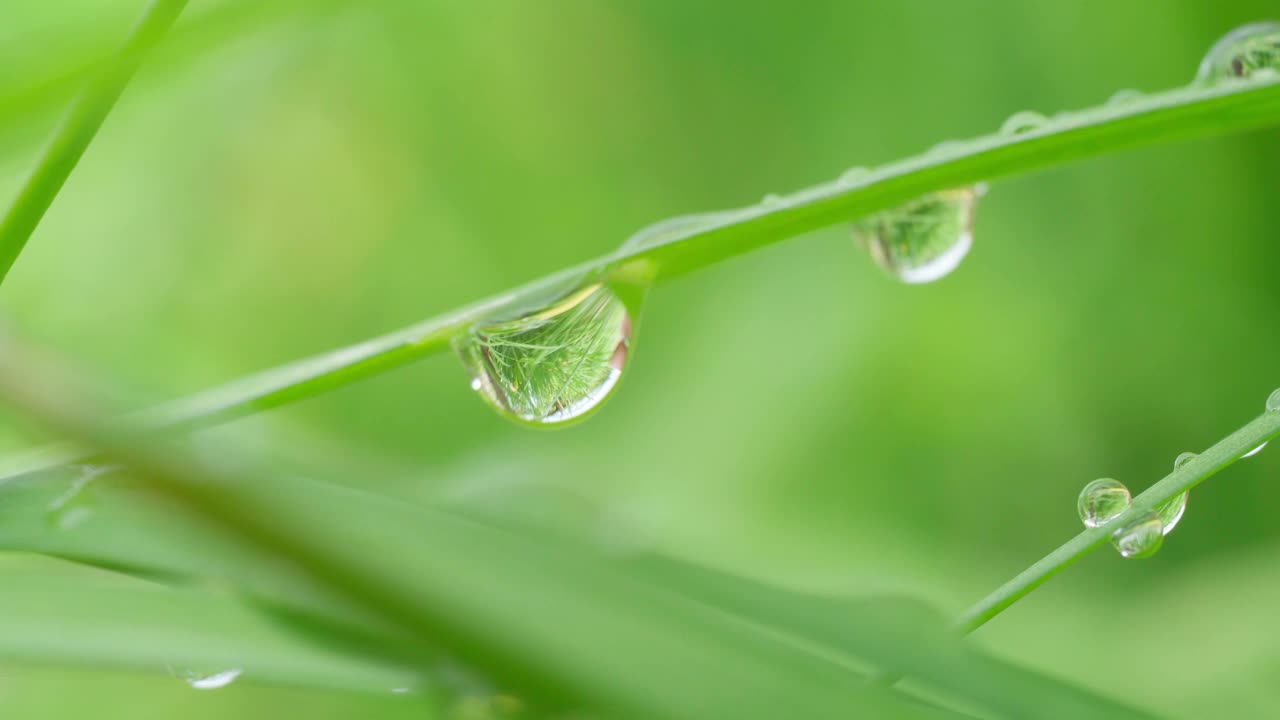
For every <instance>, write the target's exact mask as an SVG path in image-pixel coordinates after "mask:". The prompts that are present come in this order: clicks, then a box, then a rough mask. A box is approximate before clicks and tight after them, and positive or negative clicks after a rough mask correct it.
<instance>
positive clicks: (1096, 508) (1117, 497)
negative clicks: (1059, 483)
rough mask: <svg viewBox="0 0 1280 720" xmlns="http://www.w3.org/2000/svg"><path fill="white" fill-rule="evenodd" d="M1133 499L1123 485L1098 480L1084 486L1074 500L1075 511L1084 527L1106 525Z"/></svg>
mask: <svg viewBox="0 0 1280 720" xmlns="http://www.w3.org/2000/svg"><path fill="white" fill-rule="evenodd" d="M1132 500H1133V498H1132V497H1131V496H1130V495H1129V488H1127V487H1125V485H1124V483H1122V482H1120V481H1119V480H1112V479H1111V478H1099V479H1097V480H1094V481H1093V482H1091V483H1089V484H1088V485H1085V486H1084V489H1083V490H1081V491H1080V496H1079V497H1078V498H1077V499H1076V510H1077V512H1079V513H1080V522H1082V523H1084V525H1085V527H1091V528H1094V527H1099V526H1101V525H1106V524H1107V523H1108V522H1110V521H1111V520H1113V519H1114V518H1115V517H1116V516H1117V515H1119V514H1120V513H1122V512H1124V511H1125V510H1127V509H1128V508H1129V503H1130V502H1131V501H1132Z"/></svg>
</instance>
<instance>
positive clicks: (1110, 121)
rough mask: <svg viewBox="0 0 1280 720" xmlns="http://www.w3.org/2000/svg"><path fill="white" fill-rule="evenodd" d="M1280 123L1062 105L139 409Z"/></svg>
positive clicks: (309, 390)
mask: <svg viewBox="0 0 1280 720" xmlns="http://www.w3.org/2000/svg"><path fill="white" fill-rule="evenodd" d="M1277 122H1280V82H1276V81H1272V82H1255V83H1236V84H1227V85H1223V86H1219V87H1214V88H1203V87H1197V88H1185V89H1179V90H1172V91H1168V92H1163V93H1158V94H1153V95H1149V96H1146V97H1144V98H1141V99H1138V100H1135V101H1133V102H1131V103H1127V104H1124V105H1119V106H1102V107H1098V108H1093V109H1088V110H1084V111H1080V112H1076V113H1069V114H1065V115H1063V116H1062V117H1060V118H1058V119H1056V120H1054V121H1051V122H1050V123H1048V124H1046V125H1045V126H1043V127H1040V128H1038V129H1036V130H1033V131H1030V132H1026V133H1022V134H1019V135H1015V136H1003V135H990V136H984V137H980V138H975V139H973V140H971V141H968V142H964V143H959V144H957V145H955V146H954V147H951V148H950V149H948V150H946V151H945V152H932V153H926V154H923V155H920V156H916V157H912V158H908V159H906V160H902V161H900V162H895V163H891V164H888V165H885V166H883V167H881V168H878V169H876V170H874V171H872V172H870V173H868V174H866V175H864V176H861V177H859V178H857V179H856V180H855V181H852V182H848V183H840V182H835V183H828V184H823V185H818V186H815V187H813V188H810V189H807V190H803V191H800V192H797V193H794V194H792V195H790V196H788V197H787V198H785V199H784V200H783V201H782V202H780V203H776V204H770V205H768V206H759V207H749V208H743V209H740V210H731V211H725V212H722V213H717V214H716V215H715V217H714V218H713V222H711V223H710V224H707V225H698V224H694V225H691V226H689V227H687V228H685V229H683V230H677V231H675V232H668V233H665V236H664V237H663V238H661V242H660V243H657V244H652V245H643V244H641V245H637V244H630V245H628V246H624V247H623V248H622V249H620V250H618V251H617V252H614V253H612V254H609V255H606V256H603V257H601V258H598V259H596V260H593V261H590V262H586V263H583V264H581V265H578V266H576V267H573V268H569V269H567V270H564V271H561V272H559V273H555V274H553V275H551V276H548V277H545V278H542V279H541V280H538V281H535V282H533V283H530V284H528V285H525V286H523V287H520V288H517V289H515V290H512V291H509V292H506V293H503V294H501V295H498V296H495V297H492V298H489V299H487V300H484V301H481V302H478V303H475V304H473V305H471V306H469V307H466V308H462V309H460V310H456V311H454V312H452V313H448V314H446V315H443V316H440V317H437V318H434V319H431V320H427V321H425V322H423V323H420V324H418V325H415V326H412V327H408V328H404V329H402V330H399V331H396V332H392V333H389V334H387V335H384V336H381V337H378V338H374V339H371V340H368V341H365V342H362V343H358V344H356V345H352V346H350V347H346V348H343V349H340V350H336V351H333V352H329V353H325V354H322V355H318V356H315V357H312V358H308V359H305V360H300V361H297V362H294V363H291V364H288V365H285V366H282V367H278V368H275V369H272V370H268V371H265V372H262V373H259V374H257V375H252V376H249V377H246V378H243V379H241V380H237V381H234V382H231V383H228V384H226V385H224V386H221V387H216V388H212V389H210V390H208V391H205V392H202V393H198V394H196V395H194V396H191V397H188V398H184V399H181V400H177V401H174V402H171V403H168V404H166V405H164V406H161V407H157V408H154V409H152V410H149V411H146V412H143V413H141V414H139V415H138V416H136V417H135V419H138V420H143V421H146V422H150V423H153V424H155V425H157V426H163V427H173V428H178V429H182V428H193V427H199V426H204V425H209V424H214V423H218V422H224V421H227V420H231V419H234V418H237V417H241V416H244V415H247V414H251V413H256V412H260V411H263V410H267V409H270V408H274V407H278V406H280V405H283V404H286V403H290V402H295V401H297V400H301V399H304V398H308V397H313V396H315V395H318V394H320V393H323V392H327V391H328V390H331V389H334V388H337V387H342V386H344V385H347V384H350V383H352V382H355V381H357V380H360V379H363V378H367V377H370V376H372V375H376V374H378V373H381V372H385V371H387V370H390V369H392V368H396V367H399V366H402V365H404V364H406V363H409V362H412V361H414V360H417V359H419V358H422V357H425V356H428V355H431V354H433V353H436V352H439V351H441V350H443V349H445V348H446V347H447V346H448V343H449V340H450V339H451V338H452V337H454V336H455V335H456V334H457V333H459V332H461V331H463V330H464V329H465V328H466V327H467V326H468V325H470V324H471V323H474V322H476V321H477V320H480V319H482V318H485V317H487V316H490V315H492V314H493V313H495V312H499V311H502V310H504V309H509V308H511V307H515V306H525V305H528V304H529V303H530V300H531V299H536V298H539V297H543V296H545V295H546V294H547V293H548V292H549V291H551V290H553V289H555V288H563V287H566V286H572V285H573V284H575V283H581V282H587V281H593V280H599V279H602V278H608V277H614V278H618V277H627V278H631V277H632V276H636V275H639V276H641V277H642V280H643V281H645V282H648V281H655V282H661V281H663V280H665V279H669V278H671V277H674V276H677V275H680V274H684V273H688V272H692V271H694V270H697V269H699V268H702V267H706V266H708V265H711V264H714V263H717V262H720V261H722V260H725V259H727V258H729V257H732V256H735V255H738V254H741V253H744V252H747V251H749V250H752V249H755V248H758V247H761V246H764V245H767V244H770V243H774V242H779V241H781V240H784V239H786V238H789V237H793V236H795V235H797V234H800V233H804V232H807V231H811V230H814V229H818V228H821V227H824V226H827V225H832V224H837V223H841V222H846V221H849V220H852V219H854V218H857V217H860V216H863V215H867V214H870V213H873V212H876V211H878V210H883V209H886V208H891V207H894V206H896V205H898V204H899V203H902V202H904V201H906V200H909V199H911V198H914V197H917V196H919V195H921V194H924V193H927V192H931V191H936V190H942V189H946V188H950V187H956V186H960V185H965V184H969V183H973V182H976V181H980V180H984V179H992V178H999V177H1004V176H1008V175H1013V174H1017V173H1022V172H1028V171H1032V170H1037V169H1041V168H1046V167H1050V166H1054V165H1058V164H1062V163H1065V162H1069V161H1072V160H1078V159H1082V158H1086V157H1092V156H1097V155H1103V154H1107V153H1111V152H1116V151H1119V150H1123V149H1127V148H1131V147H1136V146H1140V145H1150V144H1154V143H1160V142H1168V141H1172V140H1180V139H1186V138H1192V137H1201V136H1207V135H1214V134H1222V133H1228V132H1237V131H1243V130H1249V129H1252V128H1258V127H1262V126H1266V125H1272V124H1275V123H1277ZM83 456H84V453H83V451H80V450H76V449H74V448H53V449H49V450H47V451H45V452H44V453H43V454H37V455H32V456H27V457H16V458H12V459H11V460H10V461H7V462H5V463H3V467H0V479H3V478H5V477H12V476H14V475H17V474H21V473H23V472H31V471H35V470H39V469H41V468H45V467H51V466H53V465H56V464H58V463H60V462H67V461H70V460H73V459H75V458H77V457H83Z"/></svg>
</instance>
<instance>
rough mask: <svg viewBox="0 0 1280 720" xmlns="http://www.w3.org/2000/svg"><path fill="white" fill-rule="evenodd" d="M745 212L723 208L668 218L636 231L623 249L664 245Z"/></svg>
mask: <svg viewBox="0 0 1280 720" xmlns="http://www.w3.org/2000/svg"><path fill="white" fill-rule="evenodd" d="M745 214H746V212H745V211H743V210H722V211H719V212H709V213H698V214H696V215H679V216H677V217H673V218H667V219H666V220H662V221H660V222H656V223H654V224H652V225H649V226H647V227H644V228H641V229H640V230H638V231H636V232H635V233H634V234H632V235H631V237H629V238H627V240H626V242H624V243H622V249H623V250H631V251H635V250H643V249H645V248H650V247H655V246H657V245H663V244H666V243H668V242H671V241H672V240H679V239H680V238H682V237H687V236H689V235H692V234H694V233H696V232H698V231H700V230H703V229H705V228H710V227H714V226H716V225H719V224H720V223H723V222H728V221H729V220H732V219H733V218H735V217H739V216H743V215H745Z"/></svg>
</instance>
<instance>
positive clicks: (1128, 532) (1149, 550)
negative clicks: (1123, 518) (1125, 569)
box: [1111, 512, 1164, 558]
mask: <svg viewBox="0 0 1280 720" xmlns="http://www.w3.org/2000/svg"><path fill="white" fill-rule="evenodd" d="M1163 541H1164V531H1163V529H1162V528H1161V526H1160V516H1159V515H1157V514H1156V513H1154V512H1149V513H1147V514H1145V515H1143V516H1142V517H1140V518H1138V519H1137V520H1134V521H1133V522H1131V523H1129V524H1128V525H1125V526H1124V527H1122V528H1120V529H1119V530H1117V531H1116V532H1115V534H1114V535H1112V536H1111V544H1112V546H1114V547H1115V549H1116V550H1117V551H1118V552H1119V553H1120V555H1121V556H1123V557H1127V558H1144V557H1151V556H1152V555H1154V554H1155V553H1156V551H1157V550H1159V549H1160V544H1161V543H1162V542H1163Z"/></svg>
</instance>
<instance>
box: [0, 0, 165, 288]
mask: <svg viewBox="0 0 1280 720" xmlns="http://www.w3.org/2000/svg"><path fill="white" fill-rule="evenodd" d="M186 4H187V0H154V2H152V3H151V5H150V6H149V7H148V8H147V10H146V11H145V12H144V13H143V15H142V18H141V19H140V20H139V21H138V24H137V25H136V26H135V27H134V29H133V32H132V33H131V34H130V36H129V38H128V39H127V40H126V41H125V43H124V46H123V47H122V48H121V49H120V52H119V54H118V55H117V56H116V57H115V58H114V59H113V60H112V61H111V62H110V63H108V64H107V65H106V67H104V68H103V70H102V72H101V74H99V75H98V77H96V78H94V79H93V80H92V81H91V82H90V83H89V85H88V87H86V88H85V89H84V91H83V92H82V93H81V94H80V96H79V97H78V98H76V100H75V101H74V102H72V104H71V107H70V109H69V110H68V111H67V116H66V118H65V119H64V120H63V122H62V124H61V125H60V126H59V127H58V129H57V130H56V131H55V132H54V135H53V139H52V140H51V141H50V142H49V146H48V148H47V149H46V150H45V152H44V154H43V155H42V156H41V157H40V160H39V161H38V162H37V163H36V167H35V170H34V171H32V173H31V175H30V177H28V178H27V182H26V184H24V185H23V187H22V189H21V191H19V193H18V197H17V198H16V199H15V200H14V202H13V205H12V206H11V207H10V208H9V211H8V212H7V213H6V214H5V216H4V218H3V219H2V220H0V282H4V278H5V276H6V275H8V274H9V269H10V268H12V267H13V263H14V262H15V261H16V260H17V259H18V255H19V254H20V253H21V252H22V249H23V248H24V247H26V244H27V240H28V239H29V238H30V237H31V233H32V232H34V231H35V229H36V225H38V224H39V223H40V219H41V218H43V217H44V214H45V212H46V211H47V210H48V209H49V206H50V205H52V204H53V199H54V197H56V196H57V194H58V191H59V190H61V189H62V185H63V183H65V182H66V180H67V177H68V176H70V175H71V171H72V170H73V169H75V166H76V164H77V163H78V162H79V161H80V157H81V156H82V155H84V151H85V149H86V148H87V147H89V143H90V142H91V141H92V140H93V138H94V136H95V135H97V133H98V128H100V127H101V126H102V122H103V120H105V119H106V117H107V113H109V112H110V111H111V108H112V107H113V106H114V105H115V103H116V100H117V99H118V98H119V97H120V94H121V93H122V92H124V88H125V85H127V84H128V83H129V79H130V78H131V77H133V73H134V71H135V70H137V68H138V66H139V65H140V64H141V63H142V59H143V58H144V57H145V56H146V54H147V52H149V51H150V50H151V48H153V47H154V46H155V45H156V43H158V42H160V39H161V38H162V37H164V34H165V32H166V31H168V29H169V28H170V27H171V26H172V25H173V23H174V21H175V20H177V19H178V14H179V13H181V12H182V9H183V7H185V6H186Z"/></svg>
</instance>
